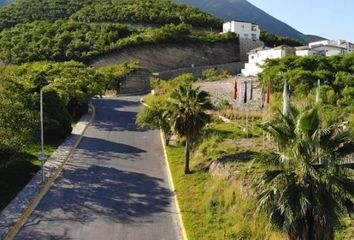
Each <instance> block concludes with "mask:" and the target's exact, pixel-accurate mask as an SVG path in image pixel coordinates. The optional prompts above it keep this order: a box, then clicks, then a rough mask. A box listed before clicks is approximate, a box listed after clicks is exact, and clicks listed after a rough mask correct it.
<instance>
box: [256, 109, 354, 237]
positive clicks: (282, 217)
mask: <svg viewBox="0 0 354 240" xmlns="http://www.w3.org/2000/svg"><path fill="white" fill-rule="evenodd" d="M323 125H324V124H323V122H322V121H321V120H320V117H319V114H318V110H317V108H311V109H306V110H305V111H303V112H302V113H300V112H299V111H298V110H296V109H292V111H291V114H290V115H289V116H288V117H286V116H284V115H282V114H280V115H279V117H278V118H276V119H275V120H272V121H271V122H269V123H266V124H265V125H264V126H263V127H264V130H265V131H267V132H268V133H270V135H271V136H272V137H273V139H274V140H275V142H276V143H277V145H278V151H277V152H276V153H273V154H272V158H271V160H272V161H270V163H272V164H271V165H270V166H269V165H268V168H267V171H266V172H265V173H264V175H263V177H262V178H261V179H260V180H258V184H257V190H258V204H259V208H260V209H264V210H265V211H266V212H268V214H269V216H270V220H271V222H272V223H274V224H275V225H276V226H278V227H280V228H281V229H282V230H283V231H285V232H287V233H288V235H289V238H290V239H294V240H295V239H304V240H305V239H314V240H326V239H333V238H334V227H335V226H336V224H338V222H339V220H340V219H341V217H342V214H343V213H344V212H348V213H352V212H353V206H354V204H353V202H352V199H353V195H354V181H353V180H352V179H351V178H350V175H349V174H350V173H349V172H348V171H349V170H348V167H352V166H351V165H350V164H347V165H343V164H340V160H341V159H342V157H343V156H345V155H346V154H349V153H350V152H353V151H354V144H353V140H352V139H351V137H350V135H349V132H348V131H347V130H346V128H345V127H343V125H342V123H341V122H340V121H331V122H330V123H329V124H328V126H326V127H324V126H323ZM268 164H269V163H268Z"/></svg>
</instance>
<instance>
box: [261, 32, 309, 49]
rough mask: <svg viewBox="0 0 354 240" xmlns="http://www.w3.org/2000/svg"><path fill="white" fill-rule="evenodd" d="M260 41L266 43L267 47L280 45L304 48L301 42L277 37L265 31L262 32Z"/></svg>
mask: <svg viewBox="0 0 354 240" xmlns="http://www.w3.org/2000/svg"><path fill="white" fill-rule="evenodd" d="M260 40H261V41H262V42H264V44H265V45H266V46H267V47H277V46H280V45H288V46H292V47H298V46H302V45H303V44H302V43H301V42H298V41H296V40H293V39H291V38H288V37H282V36H277V35H274V34H271V33H268V32H265V31H261V36H260Z"/></svg>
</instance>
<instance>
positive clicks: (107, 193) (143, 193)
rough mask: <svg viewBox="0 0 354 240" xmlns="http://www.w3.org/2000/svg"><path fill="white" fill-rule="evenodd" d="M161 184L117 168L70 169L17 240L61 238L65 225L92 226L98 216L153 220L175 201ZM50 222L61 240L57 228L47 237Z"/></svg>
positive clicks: (120, 220) (113, 219)
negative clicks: (46, 229)
mask: <svg viewBox="0 0 354 240" xmlns="http://www.w3.org/2000/svg"><path fill="white" fill-rule="evenodd" d="M161 181H162V180H161V179H159V178H153V177H150V176H147V175H145V174H140V173H134V172H125V171H121V170H118V169H116V168H108V167H102V166H96V165H92V166H90V167H89V168H83V167H77V166H70V167H68V168H66V169H65V170H64V172H63V173H62V176H61V177H60V178H59V179H58V181H57V182H56V184H55V185H54V186H53V187H52V188H51V190H50V191H49V192H48V194H47V195H46V197H45V198H44V199H43V200H42V202H41V204H40V205H39V206H40V207H39V208H37V209H36V211H35V212H34V216H33V217H32V218H31V219H30V221H28V222H27V223H26V224H25V226H24V229H23V230H22V231H21V233H20V235H18V236H17V239H38V236H42V237H41V239H61V238H59V236H61V237H62V236H63V234H64V233H65V231H66V229H65V225H67V228H70V223H72V222H79V223H82V224H85V223H90V222H92V221H94V220H95V216H96V217H97V216H100V218H104V219H106V220H107V221H110V222H116V223H132V224H134V222H135V221H136V220H138V218H139V217H145V218H144V221H149V220H148V219H149V218H146V217H147V216H149V215H153V214H155V213H161V212H166V211H168V207H169V204H170V202H171V197H172V193H171V191H170V190H169V189H167V188H164V187H161V186H160V182H161ZM59 185H60V187H59ZM46 222H55V223H56V225H57V226H58V227H59V226H60V230H59V232H58V235H57V236H58V237H55V236H54V235H53V231H52V230H53V229H51V231H50V235H49V234H48V236H45V226H46ZM139 222H141V219H139ZM35 225H40V228H41V229H36V227H35ZM26 228H28V231H26Z"/></svg>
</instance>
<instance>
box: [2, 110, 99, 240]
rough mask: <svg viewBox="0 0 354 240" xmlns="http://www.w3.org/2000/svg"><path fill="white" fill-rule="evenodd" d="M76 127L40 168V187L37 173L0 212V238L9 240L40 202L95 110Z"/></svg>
mask: <svg viewBox="0 0 354 240" xmlns="http://www.w3.org/2000/svg"><path fill="white" fill-rule="evenodd" d="M90 109H91V114H86V115H85V116H83V117H82V118H81V119H80V121H79V122H78V123H77V124H76V126H75V128H74V129H73V131H72V133H71V135H70V136H69V137H68V138H67V139H66V140H65V141H64V142H63V143H62V144H61V145H60V146H59V147H58V148H57V150H56V151H55V152H54V153H53V154H52V156H51V157H50V158H49V159H48V160H47V162H46V163H45V165H44V169H45V173H46V174H45V175H46V176H45V177H46V181H45V182H44V184H42V182H41V179H42V176H41V171H39V172H38V173H37V174H36V175H35V176H34V177H33V178H32V180H31V181H30V182H29V183H28V184H27V185H26V186H25V187H24V189H23V190H21V192H19V193H18V195H17V196H16V198H15V199H13V200H12V201H11V203H10V204H9V205H8V206H7V207H6V208H5V209H4V210H3V211H2V212H1V213H0V239H13V237H14V236H15V235H16V234H17V232H18V231H19V230H20V228H21V227H22V225H23V224H24V223H25V222H26V220H27V219H28V217H29V216H30V215H31V213H32V212H33V210H34V209H35V208H36V207H37V205H38V204H39V203H40V201H41V200H42V198H43V197H44V196H45V194H46V193H47V191H48V190H49V189H50V187H51V186H52V184H53V183H54V181H55V179H56V178H57V177H58V176H59V174H60V172H61V170H62V169H63V167H64V166H65V164H66V162H67V161H68V160H69V158H70V156H71V155H72V153H73V152H74V150H75V149H76V147H77V146H78V145H79V143H80V141H81V139H82V137H83V135H84V133H85V132H86V130H87V128H88V127H89V126H90V124H91V123H92V121H93V119H94V117H95V108H94V106H93V105H91V106H90Z"/></svg>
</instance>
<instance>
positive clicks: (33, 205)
mask: <svg viewBox="0 0 354 240" xmlns="http://www.w3.org/2000/svg"><path fill="white" fill-rule="evenodd" d="M90 108H91V109H92V113H91V116H90V119H89V120H88V122H87V124H86V126H85V127H84V129H83V130H82V132H81V134H80V135H79V137H78V138H77V139H76V141H75V143H74V145H73V146H72V147H71V149H70V151H69V153H68V154H67V155H66V156H65V158H64V160H63V161H62V162H61V163H60V165H59V166H58V168H57V169H56V170H55V171H54V172H53V173H52V175H51V176H49V177H48V178H47V179H46V181H45V183H44V184H43V185H42V186H41V189H40V191H39V193H38V194H37V195H36V196H35V198H34V199H33V200H32V201H31V203H30V204H29V205H28V207H27V208H26V209H25V210H24V211H23V212H22V214H21V216H20V217H19V219H18V220H17V221H16V223H15V225H14V226H13V227H12V228H11V229H10V230H9V232H8V233H7V234H6V237H5V238H4V239H5V240H11V239H13V238H14V237H15V236H16V234H17V233H18V231H19V230H20V229H21V227H22V226H23V224H24V223H25V222H26V221H27V219H28V218H29V217H30V215H31V214H32V212H33V211H34V209H35V208H36V207H37V206H38V204H39V203H40V201H41V200H42V198H43V197H44V196H45V194H46V193H47V192H48V190H49V189H50V187H51V186H52V185H53V183H54V181H55V180H56V179H57V177H58V176H59V175H60V173H61V171H62V170H63V168H64V166H65V164H66V163H67V162H68V160H69V158H70V157H71V155H72V154H73V152H74V150H75V149H76V148H77V146H78V145H79V144H80V142H81V140H82V138H83V136H84V134H85V132H86V130H87V129H88V127H89V126H90V125H91V124H92V122H93V119H94V117H95V114H96V109H95V107H94V106H93V105H90Z"/></svg>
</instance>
